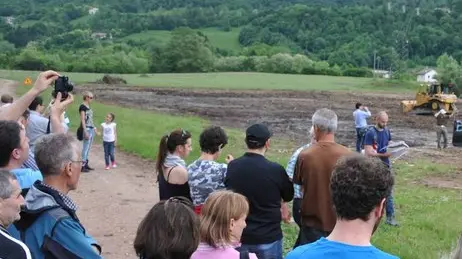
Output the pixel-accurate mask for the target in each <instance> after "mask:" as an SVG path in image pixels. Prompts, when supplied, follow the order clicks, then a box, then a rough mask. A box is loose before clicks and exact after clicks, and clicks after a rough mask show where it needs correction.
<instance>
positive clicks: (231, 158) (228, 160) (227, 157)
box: [225, 155, 234, 164]
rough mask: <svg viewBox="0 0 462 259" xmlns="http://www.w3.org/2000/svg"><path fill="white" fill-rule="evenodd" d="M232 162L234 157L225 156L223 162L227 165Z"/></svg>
mask: <svg viewBox="0 0 462 259" xmlns="http://www.w3.org/2000/svg"><path fill="white" fill-rule="evenodd" d="M233 160H234V157H233V156H232V155H227V156H226V158H225V161H226V163H227V164H229V162H231V161H233Z"/></svg>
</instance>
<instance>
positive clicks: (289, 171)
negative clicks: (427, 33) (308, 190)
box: [286, 144, 310, 199]
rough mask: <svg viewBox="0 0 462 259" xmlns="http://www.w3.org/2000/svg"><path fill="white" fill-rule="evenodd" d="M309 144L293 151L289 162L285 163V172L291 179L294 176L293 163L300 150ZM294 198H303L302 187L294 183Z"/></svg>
mask: <svg viewBox="0 0 462 259" xmlns="http://www.w3.org/2000/svg"><path fill="white" fill-rule="evenodd" d="M309 146H310V144H306V145H304V146H301V147H300V148H298V149H297V151H295V153H294V154H293V155H292V157H290V160H289V163H288V164H287V168H286V172H287V175H288V176H289V178H290V179H291V180H293V178H294V170H295V165H296V164H297V159H298V155H299V154H300V152H302V150H303V149H305V148H307V147H309ZM294 198H299V199H301V198H303V193H302V187H301V186H300V185H298V184H294Z"/></svg>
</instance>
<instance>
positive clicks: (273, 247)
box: [237, 239, 282, 259]
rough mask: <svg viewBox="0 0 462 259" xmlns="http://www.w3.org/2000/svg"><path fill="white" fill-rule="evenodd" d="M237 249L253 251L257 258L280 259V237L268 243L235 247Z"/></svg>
mask: <svg viewBox="0 0 462 259" xmlns="http://www.w3.org/2000/svg"><path fill="white" fill-rule="evenodd" d="M237 250H238V251H248V252H249V253H255V254H256V255H257V258H258V259H282V239H280V240H277V241H275V242H273V243H269V244H261V245H245V244H242V245H241V247H238V248H237Z"/></svg>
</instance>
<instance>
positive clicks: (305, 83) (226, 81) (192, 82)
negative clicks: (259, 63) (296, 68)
mask: <svg viewBox="0 0 462 259" xmlns="http://www.w3.org/2000/svg"><path fill="white" fill-rule="evenodd" d="M62 74H65V75H67V76H69V78H70V79H71V81H73V82H75V83H85V82H94V81H96V80H98V79H101V78H102V77H103V76H104V74H95V73H67V72H62ZM37 75H38V72H36V71H20V70H0V78H11V79H14V80H18V81H19V82H23V80H24V79H25V78H26V77H28V76H29V77H31V78H32V80H35V78H36V77H37ZM116 76H120V77H122V78H124V79H126V80H127V82H128V84H129V85H136V86H144V87H183V88H212V89H271V90H301V91H303V90H320V91H322V90H331V91H375V92H399V91H401V92H406V91H409V90H408V89H406V88H403V89H401V88H397V87H389V88H387V87H381V86H380V87H379V86H377V85H376V83H374V80H373V79H370V78H356V77H334V76H322V75H286V74H270V73H233V72H229V73H185V74H150V75H147V76H145V75H144V76H140V75H139V74H124V75H116Z"/></svg>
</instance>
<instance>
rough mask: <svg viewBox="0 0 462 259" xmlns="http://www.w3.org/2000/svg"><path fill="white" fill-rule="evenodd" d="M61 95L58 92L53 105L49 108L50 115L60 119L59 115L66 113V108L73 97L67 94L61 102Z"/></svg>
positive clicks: (72, 100)
mask: <svg viewBox="0 0 462 259" xmlns="http://www.w3.org/2000/svg"><path fill="white" fill-rule="evenodd" d="M61 98H62V95H61V93H60V92H58V93H57V94H56V99H55V100H54V102H53V104H52V105H51V107H50V115H53V116H57V117H61V115H62V114H63V113H64V111H66V108H67V106H69V104H71V103H72V102H74V96H73V95H72V94H68V96H67V98H66V100H64V101H62V100H61Z"/></svg>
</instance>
